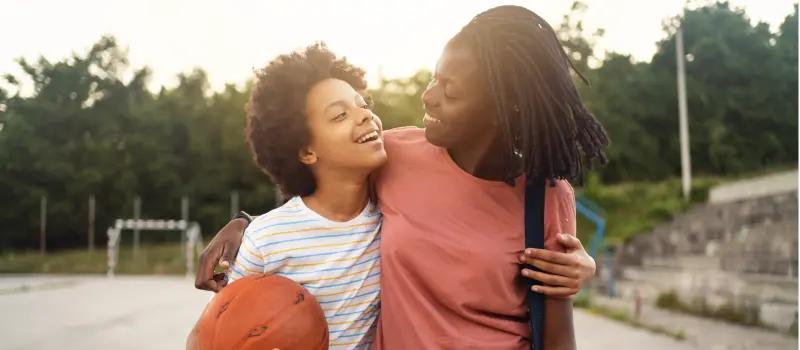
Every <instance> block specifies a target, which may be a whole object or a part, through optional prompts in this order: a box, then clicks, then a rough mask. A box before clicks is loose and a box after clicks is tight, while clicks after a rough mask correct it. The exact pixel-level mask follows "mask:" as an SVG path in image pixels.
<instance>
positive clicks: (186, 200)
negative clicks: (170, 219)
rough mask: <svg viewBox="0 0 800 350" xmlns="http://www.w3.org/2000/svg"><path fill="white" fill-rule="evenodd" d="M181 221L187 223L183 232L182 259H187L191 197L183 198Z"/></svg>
mask: <svg viewBox="0 0 800 350" xmlns="http://www.w3.org/2000/svg"><path fill="white" fill-rule="evenodd" d="M181 220H183V222H185V223H186V226H184V229H183V232H181V259H186V249H183V248H184V247H186V232H187V228H188V227H189V197H188V196H183V197H181Z"/></svg>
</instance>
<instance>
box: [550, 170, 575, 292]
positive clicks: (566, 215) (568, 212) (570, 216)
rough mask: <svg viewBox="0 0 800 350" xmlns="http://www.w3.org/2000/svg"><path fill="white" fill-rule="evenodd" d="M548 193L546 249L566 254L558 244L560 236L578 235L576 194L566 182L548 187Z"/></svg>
mask: <svg viewBox="0 0 800 350" xmlns="http://www.w3.org/2000/svg"><path fill="white" fill-rule="evenodd" d="M546 191H547V192H546V194H545V196H546V197H545V231H544V247H545V249H547V250H553V251H558V252H565V251H566V249H565V248H564V246H563V245H561V243H559V242H558V235H559V234H562V233H566V234H568V235H571V236H575V235H576V232H577V227H576V224H575V221H576V213H575V192H574V191H573V189H572V186H570V185H569V183H568V182H566V181H559V182H557V183H556V186H555V187H548V188H547V190H546ZM571 297H572V296H565V297H562V298H571Z"/></svg>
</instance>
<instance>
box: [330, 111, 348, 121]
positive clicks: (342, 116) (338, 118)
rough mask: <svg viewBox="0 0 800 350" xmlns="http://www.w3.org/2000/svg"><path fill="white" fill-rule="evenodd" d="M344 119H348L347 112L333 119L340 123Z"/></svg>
mask: <svg viewBox="0 0 800 350" xmlns="http://www.w3.org/2000/svg"><path fill="white" fill-rule="evenodd" d="M344 118H347V112H342V113H341V114H339V115H337V116H336V117H335V118H333V120H334V121H337V122H338V121H340V120H344Z"/></svg>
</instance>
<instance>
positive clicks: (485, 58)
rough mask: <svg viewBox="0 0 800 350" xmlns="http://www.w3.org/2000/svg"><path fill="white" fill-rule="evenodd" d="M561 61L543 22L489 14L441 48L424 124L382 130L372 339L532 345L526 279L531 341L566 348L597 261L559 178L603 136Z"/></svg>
mask: <svg viewBox="0 0 800 350" xmlns="http://www.w3.org/2000/svg"><path fill="white" fill-rule="evenodd" d="M570 68H574V67H572V65H571V63H570V61H569V58H568V57H567V54H566V53H565V52H564V50H563V48H562V47H561V44H560V43H559V41H558V39H557V37H556V35H555V33H554V31H553V29H552V28H551V27H550V25H548V24H547V22H545V21H544V20H543V19H542V18H541V17H539V16H538V15H536V14H535V13H533V12H532V11H530V10H528V9H526V8H523V7H519V6H500V7H495V8H492V9H489V10H487V11H485V12H483V13H481V14H479V15H477V16H475V18H474V19H473V20H472V21H470V22H469V23H468V24H467V25H466V26H464V27H463V28H462V29H461V31H460V32H458V33H457V34H456V35H455V36H454V37H453V38H452V39H451V40H450V41H449V42H448V43H447V45H446V46H445V48H444V50H443V52H442V55H441V57H440V59H439V61H438V64H437V67H436V72H435V75H434V78H433V80H432V81H431V83H430V85H429V86H428V88H427V90H426V91H425V93H424V94H423V98H422V100H423V101H422V102H423V104H424V106H425V112H426V113H425V116H424V124H425V128H424V129H419V128H414V127H408V128H399V129H394V130H389V131H385V132H384V133H383V137H384V145H385V149H386V152H387V154H388V162H387V163H386V165H384V166H383V168H381V169H380V170H379V171H378V172H377V173H375V174H373V175H374V176H373V177H374V182H375V189H376V193H377V197H378V202H379V204H380V207H381V210H382V212H383V221H382V227H381V240H382V242H381V246H380V254H381V257H380V261H381V263H380V265H381V276H380V285H381V295H380V297H381V306H380V307H381V314H380V317H379V321H378V325H377V340H376V341H375V343H374V345H373V347H374V348H378V349H384V350H385V349H389V350H392V349H398V350H402V349H530V348H531V347H532V340H531V339H532V334H531V328H530V325H529V321H530V318H529V316H528V315H529V313H528V306H529V304H528V300H529V296H528V287H527V286H526V281H529V280H530V279H534V280H537V281H540V282H542V283H543V284H542V285H536V286H534V287H532V288H533V290H534V291H535V292H537V293H540V294H544V295H546V299H545V301H544V304H543V307H544V311H545V312H544V319H543V324H544V327H543V328H544V334H543V344H542V348H544V349H545V350H554V349H574V348H575V339H574V330H573V324H572V303H571V300H570V296H572V295H573V294H574V293H575V292H577V291H578V290H579V289H580V288H581V287H582V286H583V285H584V284H585V283H586V282H587V281H589V280H590V279H591V277H592V276H593V275H594V270H595V266H594V261H593V260H592V259H591V257H589V256H588V254H586V251H585V250H584V249H583V247H582V246H581V245H580V242H579V241H578V240H577V239H576V238H575V237H574V236H575V230H576V228H575V219H576V213H575V198H574V192H573V190H572V187H571V186H570V185H569V183H568V181H573V182H578V183H580V182H581V180H582V177H583V170H584V166H590V165H591V163H592V162H593V161H594V160H599V162H600V163H605V162H606V157H605V154H604V151H603V149H604V148H605V147H606V146H607V145H608V144H609V139H608V137H607V135H606V132H605V130H604V129H603V127H602V126H601V125H600V123H599V122H598V121H597V120H596V119H595V118H594V116H593V115H592V114H591V113H590V112H589V111H588V110H587V109H586V107H585V106H584V105H583V103H582V102H581V99H580V96H579V94H578V91H577V89H576V87H575V85H574V84H573V80H572V76H571V71H570ZM578 75H579V76H580V73H578ZM581 78H583V77H582V76H581ZM584 81H585V80H584ZM537 186H538V187H537ZM529 188H539V189H540V190H541V191H540V192H541V193H543V194H542V198H543V200H542V202H543V205H542V210H541V213H540V214H541V218H542V219H543V227H544V228H543V231H544V234H543V235H544V243H543V247H544V249H526V238H527V237H526V225H527V224H528V216H529V215H528V210H527V209H526V206H527V204H528V203H527V201H526V196H527V191H526V189H529ZM246 224H247V220H243V219H235V220H232V221H231V222H230V223H229V224H228V225H227V226H225V227H224V228H223V229H222V230H221V231H220V232H219V233H218V234H217V235H216V237H215V238H214V240H212V242H211V243H210V244H209V246H208V248H206V251H205V252H204V253H203V255H202V256H201V261H200V266H199V270H198V275H197V280H196V286H197V287H198V288H201V289H208V290H214V291H217V290H219V288H221V287H222V286H224V284H225V282H224V281H221V280H220V278H219V276H218V275H214V273H213V269H214V266H215V265H216V264H217V262H223V263H222V264H221V265H223V266H224V265H227V264H229V262H230V261H233V260H234V258H235V257H236V251H237V250H238V249H237V247H238V246H239V244H240V242H241V239H242V232H243V230H244V227H245V226H246ZM520 265H526V266H527V265H531V266H533V267H535V268H536V269H535V270H536V271H534V269H531V268H530V266H528V267H525V268H522V269H520ZM520 275H522V276H524V277H525V278H521V277H520ZM531 311H540V310H531ZM537 346H538V345H537Z"/></svg>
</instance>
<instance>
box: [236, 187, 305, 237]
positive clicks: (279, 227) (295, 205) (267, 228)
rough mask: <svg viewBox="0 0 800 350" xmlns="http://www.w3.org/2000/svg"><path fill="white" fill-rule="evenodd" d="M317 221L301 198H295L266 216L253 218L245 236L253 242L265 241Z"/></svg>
mask: <svg viewBox="0 0 800 350" xmlns="http://www.w3.org/2000/svg"><path fill="white" fill-rule="evenodd" d="M313 221H316V220H314V218H313V217H312V216H311V213H310V212H309V211H308V210H307V209H306V207H305V206H304V205H303V203H302V202H301V200H300V198H299V197H294V198H292V199H290V200H288V201H287V202H286V203H284V204H283V205H282V206H280V207H277V208H275V209H273V210H270V211H269V212H267V213H266V214H262V215H259V216H257V217H255V218H253V222H251V223H250V225H248V226H247V229H246V230H245V231H244V234H245V236H246V237H247V238H250V239H251V240H256V239H263V238H265V237H266V236H268V235H270V234H272V233H275V232H278V231H287V230H292V229H294V228H296V227H297V226H298V225H303V224H307V223H310V222H313Z"/></svg>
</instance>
